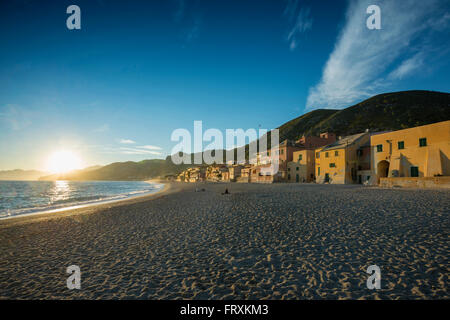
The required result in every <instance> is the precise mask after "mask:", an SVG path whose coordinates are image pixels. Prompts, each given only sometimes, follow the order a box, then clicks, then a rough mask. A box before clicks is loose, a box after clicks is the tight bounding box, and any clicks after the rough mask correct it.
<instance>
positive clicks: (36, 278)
mask: <svg viewBox="0 0 450 320" xmlns="http://www.w3.org/2000/svg"><path fill="white" fill-rule="evenodd" d="M201 188H204V189H205V191H204V192H196V189H201ZM225 188H228V190H229V191H230V192H231V194H230V195H222V194H221V193H222V192H224V190H225ZM449 212H450V193H449V191H448V190H409V189H380V188H367V187H362V186H336V185H312V184H273V185H259V184H208V183H201V184H182V183H173V184H171V185H170V189H169V190H166V191H165V192H163V193H159V194H157V195H152V196H149V197H141V198H138V199H133V200H127V201H123V202H119V203H112V204H103V205H99V206H96V207H89V208H82V209H77V210H71V211H68V212H60V213H55V214H46V215H39V216H30V217H23V218H15V219H9V220H3V221H0V298H2V299H377V298H380V299H448V298H449V292H448V284H449V276H450V268H449V266H450V264H449V258H450V251H449V243H450V240H449V231H450V220H449ZM74 264H75V265H78V266H79V267H80V269H81V290H68V289H67V287H66V279H67V277H68V276H69V275H68V274H66V268H67V267H68V266H70V265H74ZM373 264H375V265H377V266H379V267H380V269H381V289H380V290H369V289H367V286H366V280H367V278H368V277H369V275H368V274H367V273H366V269H367V267H368V266H370V265H373Z"/></svg>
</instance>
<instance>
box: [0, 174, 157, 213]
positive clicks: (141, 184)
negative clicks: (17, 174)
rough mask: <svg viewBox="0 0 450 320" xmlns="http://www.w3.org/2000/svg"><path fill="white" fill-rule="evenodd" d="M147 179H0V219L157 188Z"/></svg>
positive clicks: (103, 200) (136, 194)
mask: <svg viewBox="0 0 450 320" xmlns="http://www.w3.org/2000/svg"><path fill="white" fill-rule="evenodd" d="M162 187H163V184H160V183H152V182H146V181H67V180H57V181H6V180H4V181H0V219H4V218H8V217H12V216H19V215H25V214H33V213H41V212H47V211H52V210H60V209H66V208H71V207H77V206H85V205H90V204H98V203H103V202H109V201H116V200H123V199H128V198H132V197H136V196H141V195H145V194H151V193H154V192H157V191H159V190H160V189H161V188H162Z"/></svg>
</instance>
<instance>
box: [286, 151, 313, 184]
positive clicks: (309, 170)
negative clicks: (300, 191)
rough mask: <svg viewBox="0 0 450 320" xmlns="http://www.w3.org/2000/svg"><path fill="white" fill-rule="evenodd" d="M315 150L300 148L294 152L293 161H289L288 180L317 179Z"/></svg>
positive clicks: (307, 180) (305, 180) (303, 180)
mask: <svg viewBox="0 0 450 320" xmlns="http://www.w3.org/2000/svg"><path fill="white" fill-rule="evenodd" d="M314 154H315V152H314V150H308V149H305V150H300V151H296V152H294V153H293V161H291V162H289V163H288V168H287V181H288V182H312V181H314V180H315V157H314Z"/></svg>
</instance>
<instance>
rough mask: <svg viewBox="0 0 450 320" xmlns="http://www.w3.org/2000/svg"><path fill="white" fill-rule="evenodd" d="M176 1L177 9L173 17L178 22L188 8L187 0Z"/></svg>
mask: <svg viewBox="0 0 450 320" xmlns="http://www.w3.org/2000/svg"><path fill="white" fill-rule="evenodd" d="M175 2H176V3H175V4H176V6H177V9H176V11H175V13H174V14H173V18H174V20H175V21H176V22H179V21H180V20H181V19H182V18H183V16H184V12H185V10H186V0H176V1H175Z"/></svg>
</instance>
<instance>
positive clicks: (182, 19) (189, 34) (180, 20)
mask: <svg viewBox="0 0 450 320" xmlns="http://www.w3.org/2000/svg"><path fill="white" fill-rule="evenodd" d="M173 20H174V21H175V22H176V23H177V24H179V25H180V26H181V27H182V31H181V37H182V39H183V41H184V42H185V44H187V43H190V42H192V41H194V40H195V39H197V38H198V37H199V35H200V29H201V28H200V27H201V24H202V19H201V14H200V9H199V2H198V1H187V0H176V1H175V11H174V14H173Z"/></svg>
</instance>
